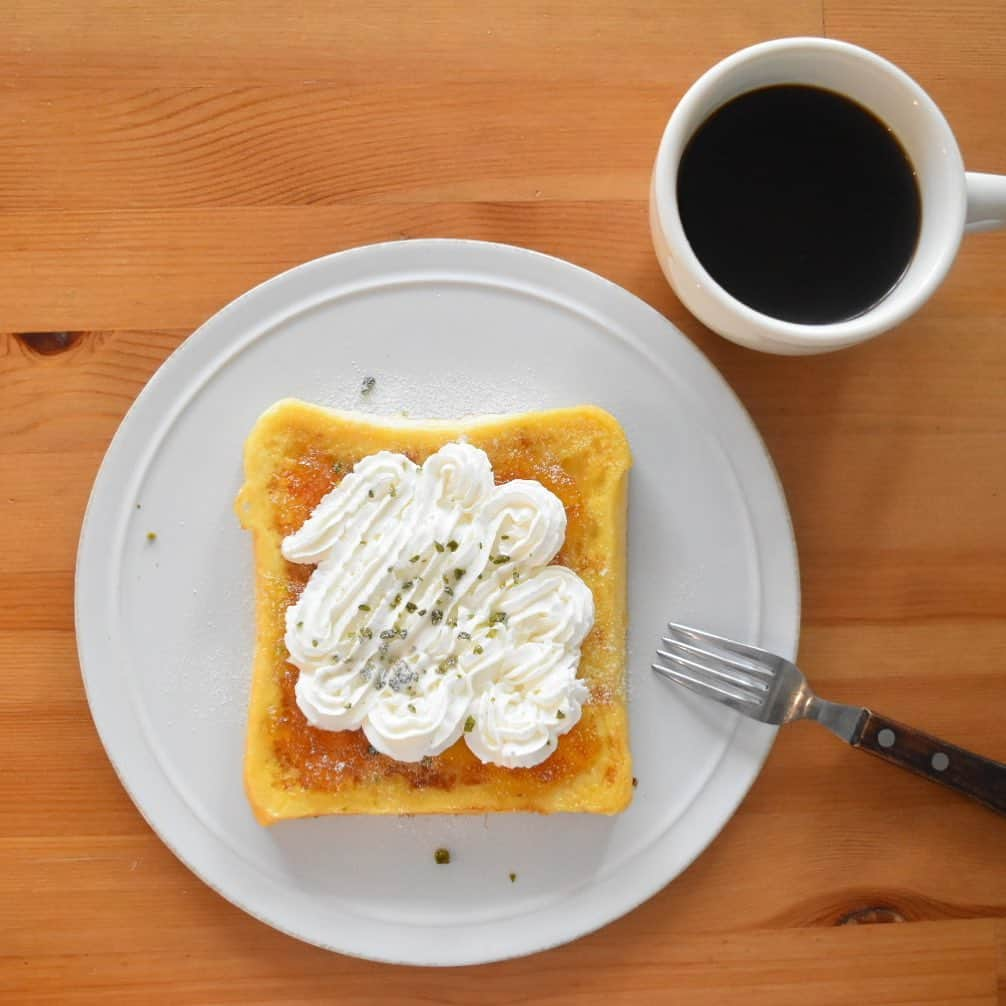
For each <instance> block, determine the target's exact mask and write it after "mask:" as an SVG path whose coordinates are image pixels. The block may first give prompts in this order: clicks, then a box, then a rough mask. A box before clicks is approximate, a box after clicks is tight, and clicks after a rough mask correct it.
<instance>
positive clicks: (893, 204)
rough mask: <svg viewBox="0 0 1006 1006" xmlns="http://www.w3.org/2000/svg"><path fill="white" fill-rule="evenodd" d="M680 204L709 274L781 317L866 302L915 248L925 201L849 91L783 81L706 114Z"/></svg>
mask: <svg viewBox="0 0 1006 1006" xmlns="http://www.w3.org/2000/svg"><path fill="white" fill-rule="evenodd" d="M678 207H679V210H680V213H681V222H682V224H683V225H684V229H685V235H686V236H687V238H688V241H689V243H690V244H691V246H692V248H693V249H694V251H695V254H696V255H697V256H698V258H699V261H701V262H702V264H703V266H705V268H706V270H707V271H708V272H709V274H710V275H711V276H712V277H713V278H714V279H715V280H716V281H717V282H718V283H719V284H720V285H721V286H722V287H724V288H725V289H726V290H727V291H729V292H730V293H732V294H733V295H734V296H735V297H736V298H737V299H738V300H741V301H743V302H744V303H745V304H747V305H749V306H750V307H753V308H755V310H757V311H761V312H763V313H764V314H769V315H772V316H773V317H775V318H780V319H782V320H784V321H793V322H800V323H803V324H810V325H823V324H827V323H828V322H835V321H844V320H846V319H848V318H854V317H855V316H856V315H858V314H862V313H863V312H864V311H867V310H869V309H870V308H871V307H873V305H874V304H876V303H877V302H878V301H879V300H881V299H882V298H883V297H884V296H885V295H886V294H887V293H888V292H889V291H890V290H891V288H892V287H893V286H894V285H895V284H896V283H897V282H898V280H899V279H900V278H901V275H902V273H903V272H904V271H905V268H906V267H907V266H908V263H909V262H910V261H911V259H912V256H913V254H914V253H915V245H916V242H917V241H918V237H919V222H920V218H921V200H920V198H919V187H918V184H917V183H916V180H915V172H914V170H913V168H912V163H911V161H910V160H909V159H908V155H907V154H906V153H905V151H904V150H903V149H902V148H901V145H900V144H899V143H898V141H897V139H896V138H895V136H894V134H893V133H892V132H891V131H890V129H888V127H887V126H886V125H884V123H883V122H881V121H880V120H879V119H878V118H876V116H874V115H873V114H872V113H870V112H868V111H867V110H866V109H865V108H863V107H862V106H861V105H858V104H856V103H855V102H854V101H851V100H849V99H848V98H845V97H843V96H842V95H839V94H835V93H834V92H833V91H826V90H823V89H822V88H818V87H805V86H802V85H797V84H783V85H779V86H777V87H765V88H761V89H760V90H757V91H750V92H748V93H747V94H742V95H740V96H739V97H737V98H734V99H733V100H732V101H730V102H728V103H727V104H725V105H723V106H722V107H721V108H719V109H717V110H716V111H715V112H713V114H712V115H710V116H709V118H708V119H706V121H705V122H704V123H703V124H702V125H701V126H699V128H698V130H697V131H696V133H695V135H694V136H693V137H692V139H691V140H690V141H689V143H688V146H687V147H686V148H685V152H684V154H683V155H682V157H681V163H680V165H679V167H678Z"/></svg>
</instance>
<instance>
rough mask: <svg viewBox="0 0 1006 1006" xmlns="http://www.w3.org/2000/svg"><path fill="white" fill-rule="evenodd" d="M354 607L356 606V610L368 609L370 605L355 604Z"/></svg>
mask: <svg viewBox="0 0 1006 1006" xmlns="http://www.w3.org/2000/svg"><path fill="white" fill-rule="evenodd" d="M356 608H357V611H370V605H369V604H358V605H357V606H356Z"/></svg>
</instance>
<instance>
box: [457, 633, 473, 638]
mask: <svg viewBox="0 0 1006 1006" xmlns="http://www.w3.org/2000/svg"><path fill="white" fill-rule="evenodd" d="M471 638H472V634H471V633H470V632H459V633H458V639H471Z"/></svg>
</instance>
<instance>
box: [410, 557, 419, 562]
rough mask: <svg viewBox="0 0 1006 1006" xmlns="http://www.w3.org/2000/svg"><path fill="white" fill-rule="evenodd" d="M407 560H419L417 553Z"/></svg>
mask: <svg viewBox="0 0 1006 1006" xmlns="http://www.w3.org/2000/svg"><path fill="white" fill-rule="evenodd" d="M409 562H419V556H418V555H414V556H412V558H411V559H409Z"/></svg>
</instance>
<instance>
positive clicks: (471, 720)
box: [465, 716, 475, 734]
mask: <svg viewBox="0 0 1006 1006" xmlns="http://www.w3.org/2000/svg"><path fill="white" fill-rule="evenodd" d="M474 729H475V717H474V716H469V717H468V719H466V720H465V733H466V734H470V733H471V732H472V731H473V730H474Z"/></svg>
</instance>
